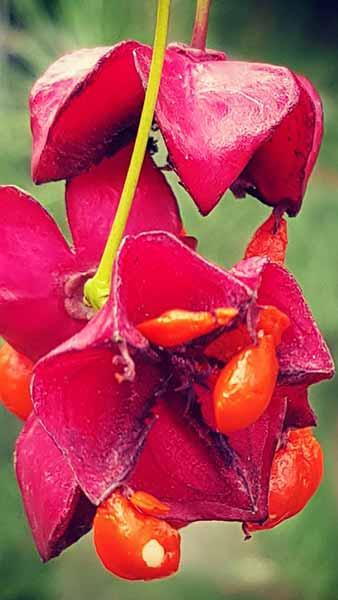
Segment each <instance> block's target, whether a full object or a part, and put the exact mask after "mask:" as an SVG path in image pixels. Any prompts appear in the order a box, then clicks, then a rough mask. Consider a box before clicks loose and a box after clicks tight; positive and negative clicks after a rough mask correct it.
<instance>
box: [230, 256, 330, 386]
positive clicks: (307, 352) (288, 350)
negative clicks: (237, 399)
mask: <svg viewBox="0 0 338 600" xmlns="http://www.w3.org/2000/svg"><path fill="white" fill-rule="evenodd" d="M232 273H233V274H234V275H236V276H237V277H239V278H240V279H241V281H243V282H245V283H246V284H247V285H249V286H251V287H252V289H253V290H255V292H256V294H257V303H258V304H261V305H273V306H276V307H277V308H279V309H280V310H281V311H283V312H284V313H285V314H286V315H287V316H288V317H289V319H290V322H291V324H290V327H289V328H288V329H287V330H286V331H285V333H284V334H283V339H282V342H281V344H280V345H279V347H278V360H279V366H280V380H281V383H284V384H300V383H304V384H306V385H310V384H311V383H314V382H316V381H320V380H321V379H328V378H330V377H332V375H333V373H334V364H333V360H332V357H331V355H330V352H329V349H328V347H327V345H326V343H325V341H324V339H323V337H322V335H321V333H320V331H319V329H318V327H317V325H316V322H315V320H314V318H313V316H312V314H311V312H310V309H309V307H308V306H307V304H306V302H305V300H304V297H303V294H302V291H301V289H300V287H299V285H298V284H297V282H296V280H295V279H294V277H293V276H292V275H291V274H290V273H289V272H288V271H287V270H286V269H284V268H283V267H282V266H280V265H278V264H276V263H272V262H269V261H268V260H267V259H264V258H249V259H247V260H243V261H241V262H240V263H238V264H237V265H236V266H235V267H234V268H233V269H232Z"/></svg>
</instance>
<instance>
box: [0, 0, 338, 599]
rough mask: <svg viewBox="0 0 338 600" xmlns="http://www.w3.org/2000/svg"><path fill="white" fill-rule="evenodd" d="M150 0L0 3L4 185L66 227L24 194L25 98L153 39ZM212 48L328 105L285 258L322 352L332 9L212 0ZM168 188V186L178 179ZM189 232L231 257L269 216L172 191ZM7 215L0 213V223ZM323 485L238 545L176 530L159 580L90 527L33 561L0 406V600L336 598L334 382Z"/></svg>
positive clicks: (178, 9) (174, 35)
mask: <svg viewBox="0 0 338 600" xmlns="http://www.w3.org/2000/svg"><path fill="white" fill-rule="evenodd" d="M194 4H195V3H194V0H173V2H172V18H171V32H170V38H171V39H172V40H181V41H185V42H188V41H189V36H190V32H191V27H192V21H193V12H194ZM154 16H155V0H142V1H141V0H82V1H81V2H80V1H79V0H49V1H47V0H0V182H1V183H16V184H17V185H20V186H22V187H24V188H26V189H28V190H30V191H31V192H33V194H35V195H36V197H37V198H39V199H40V200H41V201H42V202H43V203H44V204H45V205H46V206H47V207H48V209H49V210H50V211H51V212H52V213H53V214H54V215H55V216H56V218H57V219H58V220H59V223H60V224H61V226H63V227H64V213H63V205H62V196H63V184H59V183H58V184H49V185H47V186H42V187H40V188H38V189H34V186H33V184H32V182H31V181H30V179H29V160H30V133H29V124H28V112H27V97H28V92H29V88H30V87H31V85H32V82H33V81H34V79H35V78H36V77H37V75H39V74H41V73H42V72H43V70H44V69H45V68H46V67H47V66H48V64H49V63H50V62H51V61H53V60H54V59H55V58H56V57H58V56H59V55H61V54H63V53H65V52H67V51H69V50H72V49H74V48H79V47H83V46H96V45H110V44H113V43H115V42H117V41H118V40H120V39H123V38H127V37H132V38H136V39H139V40H140V41H144V42H148V43H150V42H151V40H152V30H153V23H154ZM209 32H210V33H209V46H211V47H216V48H221V49H223V50H226V51H227V52H228V53H229V54H231V55H233V56H236V57H240V58H248V59H253V60H260V61H265V62H275V63H280V64H287V65H288V66H290V67H292V68H293V69H295V70H298V71H300V72H302V73H304V74H306V75H307V76H309V77H310V78H311V79H312V80H313V81H314V83H315V84H316V85H317V87H318V88H319V90H320V92H321V94H322V97H323V100H324V107H325V123H326V133H325V139H324V144H323V149H322V153H321V157H320V160H319V163H318V166H317V168H316V172H315V174H314V176H313V177H312V180H311V182H310V186H309V190H308V192H307V195H306V198H305V202H304V207H303V211H302V213H301V215H300V216H299V217H298V218H297V219H294V220H291V221H290V227H289V232H290V247H289V253H288V265H289V267H290V269H291V270H292V271H293V272H294V273H295V275H296V277H297V278H298V280H299V281H300V283H301V285H302V287H303V289H304V292H305V295H306V296H307V298H308V300H309V302H310V305H311V307H312V309H313V312H314V314H315V316H316V318H317V320H318V322H319V323H320V326H321V328H322V329H323V331H324V333H325V335H326V338H327V340H328V342H329V345H330V347H331V349H332V351H333V352H334V353H335V354H336V355H337V353H338V318H337V312H338V310H337V309H338V276H337V258H338V243H337V238H338V224H337V201H338V44H337V39H338V3H337V2H335V1H332V2H328V1H327V0H326V1H321V2H320V1H319V0H300V1H299V2H298V3H296V2H294V0H292V1H291V0H283V2H280V0H273V1H271V0H270V1H268V0H260V1H258V0H251V1H250V0H241V1H240V2H238V1H236V0H214V5H213V10H212V13H211V19H210V29H209ZM174 185H175V183H174ZM175 189H176V190H177V192H178V195H179V199H180V203H181V208H182V212H183V216H184V217H185V220H186V225H187V229H188V230H189V232H190V233H191V234H194V235H197V236H198V237H199V239H200V250H201V251H202V252H204V253H205V254H206V255H207V256H208V257H210V258H211V259H212V260H215V261H217V262H219V263H221V264H225V265H228V266H229V265H231V264H232V263H233V262H234V261H236V260H237V259H239V258H240V257H241V254H242V252H243V248H244V246H245V243H246V241H247V239H248V237H249V235H250V233H251V232H252V231H253V230H254V228H255V227H256V226H257V225H258V224H259V223H260V222H261V221H262V219H263V218H264V217H265V215H267V214H268V209H267V208H266V207H264V206H262V205H260V204H259V203H258V202H257V201H256V200H253V199H250V198H248V199H246V200H244V201H235V200H234V199H233V198H232V196H231V195H227V196H226V197H225V199H224V200H223V201H222V203H221V204H220V205H219V207H218V208H217V209H216V210H215V211H214V212H213V213H212V215H211V216H210V217H209V218H208V219H206V220H203V219H202V218H201V217H199V216H198V215H197V213H196V211H195V209H194V207H193V205H192V202H191V200H190V198H189V197H188V196H187V195H186V194H185V193H184V192H183V191H182V189H181V188H180V187H179V186H177V185H175ZM1 218H3V217H2V216H1V215H0V219H1ZM311 398H312V401H313V404H314V407H315V409H316V410H317V412H318V415H319V419H320V425H319V427H318V436H319V437H320V439H321V441H322V443H323V446H324V448H325V451H326V475H325V481H324V484H323V485H322V487H321V490H320V492H319V493H318V494H317V496H316V497H315V499H314V500H313V502H312V503H311V504H310V505H309V506H308V507H307V508H306V510H304V511H303V513H302V514H301V515H300V516H299V517H297V518H295V519H294V520H292V521H291V522H288V523H285V524H283V525H282V526H281V527H280V528H277V529H276V530H275V531H271V532H266V533H261V534H258V535H256V537H255V539H253V540H252V541H250V542H245V543H244V542H243V541H242V535H241V530H240V527H239V525H237V524H232V525H230V524H226V523H225V524H217V523H212V524H197V525H194V526H191V527H190V528H188V529H187V530H186V531H184V532H183V561H182V569H181V572H180V573H179V574H178V575H177V576H176V577H174V578H172V579H170V580H168V581H163V582H159V583H151V584H128V583H125V582H122V581H119V580H117V579H113V578H112V577H110V576H109V575H108V574H107V573H106V572H105V571H104V570H103V569H102V568H101V567H100V565H99V564H98V562H97V561H96V559H95V555H94V552H93V550H92V545H91V538H90V535H88V536H87V537H86V538H85V539H83V540H81V542H80V543H78V544H76V545H75V546H73V547H72V548H70V549H69V550H68V551H67V552H65V553H64V554H63V555H62V557H60V558H59V559H57V560H55V561H53V562H52V563H50V564H48V565H46V566H43V565H41V563H40V562H39V559H38V557H37V554H36V552H35V549H34V547H33V544H32V542H31V538H30V534H29V531H28V528H27V526H26V523H25V519H24V516H23V514H22V509H21V504H20V498H19V495H18V491H17V487H16V483H15V480H14V476H13V472H12V465H11V456H12V447H13V442H14V440H15V436H16V434H17V432H18V430H19V424H18V423H17V422H15V421H14V418H11V417H10V416H8V415H6V414H5V413H4V412H3V411H1V412H0V472H1V493H0V599H1V600H69V599H73V600H80V599H81V600H87V599H88V600H89V599H90V600H92V598H93V597H96V598H98V599H99V600H134V599H136V598H137V599H139V600H155V599H163V600H169V599H177V600H193V599H194V600H222V599H227V600H244V599H245V600H261V599H265V598H267V599H270V598H273V599H275V600H302V599H304V600H305V599H306V600H331V599H332V600H334V599H336V598H338V571H337V560H336V555H337V547H338V509H337V506H338V481H337V476H338V465H337V462H338V402H337V400H338V399H337V398H336V384H335V382H330V383H325V384H321V385H319V386H316V387H314V389H313V390H312V393H311Z"/></svg>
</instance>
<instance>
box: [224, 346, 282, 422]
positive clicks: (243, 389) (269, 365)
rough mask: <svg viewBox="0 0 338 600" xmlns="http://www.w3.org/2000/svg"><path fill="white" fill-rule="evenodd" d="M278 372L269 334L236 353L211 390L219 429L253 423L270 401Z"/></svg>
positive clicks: (274, 350)
mask: <svg viewBox="0 0 338 600" xmlns="http://www.w3.org/2000/svg"><path fill="white" fill-rule="evenodd" d="M277 375H278V361H277V357H276V349H275V343H274V339H273V337H272V336H271V335H262V336H261V337H260V338H259V340H258V343H257V345H256V346H254V345H251V346H248V347H247V348H245V349H244V350H242V351H241V352H239V353H238V354H236V355H235V356H234V357H233V358H232V359H231V360H230V361H229V362H228V364H227V365H226V366H225V367H224V368H223V369H222V371H221V372H220V374H219V376H218V379H217V381H216V385H215V387H214V391H213V401H214V411H215V422H216V427H217V429H218V431H220V432H221V433H224V434H228V433H231V432H233V431H238V430H240V429H244V428H245V427H249V425H252V423H255V421H257V420H258V419H259V417H260V416H261V415H262V414H263V412H264V411H265V409H266V408H267V406H268V404H269V402H270V400H271V397H272V394H273V391H274V388H275V385H276V381H277Z"/></svg>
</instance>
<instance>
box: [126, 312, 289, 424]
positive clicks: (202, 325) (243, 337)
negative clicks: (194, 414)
mask: <svg viewBox="0 0 338 600" xmlns="http://www.w3.org/2000/svg"><path fill="white" fill-rule="evenodd" d="M289 324H290V321H289V318H288V317H287V316H286V315H285V314H284V313H283V312H282V311H280V310H279V309H278V308H276V307H274V306H264V307H261V308H260V309H259V312H258V316H257V322H256V331H255V332H254V334H255V338H256V339H252V338H253V336H252V334H250V333H249V331H248V328H247V327H246V325H245V323H244V322H239V323H238V311H237V310H236V309H234V308H228V307H220V308H217V309H215V310H213V311H210V312H208V311H195V312H194V311H186V310H180V309H173V310H169V311H166V312H165V313H162V314H161V315H159V316H158V317H155V318H153V319H149V320H147V321H143V322H142V323H140V324H139V325H138V326H137V329H138V330H139V331H140V333H142V334H143V335H144V336H145V337H146V338H147V339H148V340H149V341H150V342H151V343H152V344H154V345H156V346H158V347H159V350H160V351H161V350H162V352H164V353H166V354H165V355H166V356H167V360H168V362H169V364H170V367H171V370H172V372H174V375H173V373H169V375H168V377H169V379H171V383H172V384H173V385H175V386H176V387H175V390H176V391H177V390H183V389H186V390H188V391H190V394H191V391H193V394H194V397H195V399H197V401H198V402H199V403H200V406H201V411H202V415H203V417H204V420H205V421H206V422H207V424H208V425H209V426H210V427H212V428H213V429H216V430H217V431H219V432H221V433H224V434H227V433H231V432H233V431H237V430H241V429H244V428H246V427H249V426H250V425H252V424H253V423H254V422H255V421H257V420H258V419H259V417H260V416H261V415H262V414H263V412H264V411H265V410H266V408H267V406H268V404H269V402H270V400H271V398H272V394H273V391H274V388H275V385H276V381H277V376H278V370H279V365H278V359H277V353H276V350H277V346H278V345H279V344H280V342H281V339H282V335H283V333H284V331H285V330H286V329H287V328H288V327H289ZM218 332H219V335H217V333H218ZM208 334H215V337H214V338H213V339H212V340H210V337H209V336H208ZM169 370H170V369H169ZM188 395H189V394H188ZM189 401H191V398H189Z"/></svg>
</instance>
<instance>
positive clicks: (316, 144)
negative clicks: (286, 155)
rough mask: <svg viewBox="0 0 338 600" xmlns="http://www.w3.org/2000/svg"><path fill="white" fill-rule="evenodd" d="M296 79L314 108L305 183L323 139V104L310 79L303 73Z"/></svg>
mask: <svg viewBox="0 0 338 600" xmlns="http://www.w3.org/2000/svg"><path fill="white" fill-rule="evenodd" d="M296 79H297V81H298V83H299V85H300V86H301V87H302V89H303V90H304V91H305V92H306V93H307V94H308V95H309V97H310V98H311V100H312V102H313V105H314V110H315V128H314V134H313V140H312V148H311V152H310V155H309V157H308V160H307V163H306V167H305V185H306V182H307V180H308V179H309V177H310V175H311V173H312V170H313V167H314V165H315V163H316V160H317V156H318V154H319V150H320V146H321V143H322V139H323V105H322V101H321V98H320V96H319V94H318V92H317V90H316V88H315V87H314V86H313V85H312V83H311V81H309V79H307V78H306V77H304V75H296Z"/></svg>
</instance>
